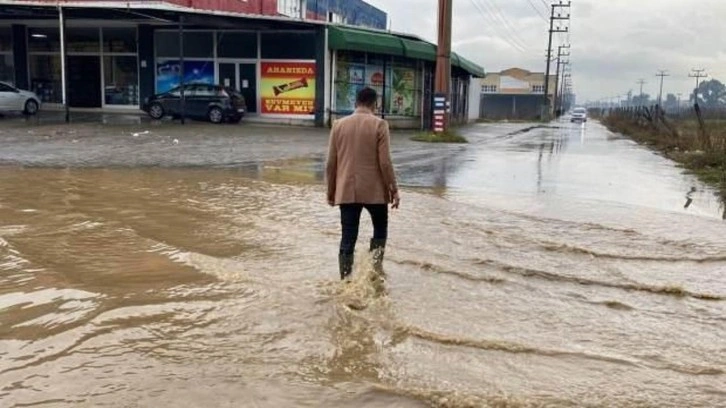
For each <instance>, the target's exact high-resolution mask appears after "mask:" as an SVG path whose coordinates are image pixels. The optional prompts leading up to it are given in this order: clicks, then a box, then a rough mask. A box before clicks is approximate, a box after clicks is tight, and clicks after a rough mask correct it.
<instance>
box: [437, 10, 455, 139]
mask: <svg viewBox="0 0 726 408" xmlns="http://www.w3.org/2000/svg"><path fill="white" fill-rule="evenodd" d="M452 1H453V0H439V36H438V43H437V46H436V78H435V83H434V88H435V89H434V104H433V105H434V106H433V108H434V116H433V119H434V120H433V131H434V132H436V133H443V132H445V131H446V129H448V127H449V117H450V115H449V106H450V103H451V102H450V99H451V87H450V83H451V14H452V7H451V6H452Z"/></svg>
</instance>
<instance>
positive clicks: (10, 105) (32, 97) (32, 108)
mask: <svg viewBox="0 0 726 408" xmlns="http://www.w3.org/2000/svg"><path fill="white" fill-rule="evenodd" d="M39 110H40V98H38V95H36V94H34V93H33V92H29V91H23V90H20V89H18V88H16V87H14V86H12V85H10V84H8V83H5V82H0V113H4V112H23V113H24V114H26V115H35V114H36V113H38V111H39Z"/></svg>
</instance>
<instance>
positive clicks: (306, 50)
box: [260, 32, 317, 60]
mask: <svg viewBox="0 0 726 408" xmlns="http://www.w3.org/2000/svg"><path fill="white" fill-rule="evenodd" d="M260 42H261V43H262V58H263V59H293V60H294V59H298V60H314V59H315V52H316V49H317V42H316V38H315V33H308V32H297V33H282V32H280V33H262V39H261V41H260Z"/></svg>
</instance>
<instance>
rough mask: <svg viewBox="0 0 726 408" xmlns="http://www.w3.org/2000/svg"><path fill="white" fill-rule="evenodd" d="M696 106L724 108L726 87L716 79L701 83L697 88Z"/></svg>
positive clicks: (725, 104)
mask: <svg viewBox="0 0 726 408" xmlns="http://www.w3.org/2000/svg"><path fill="white" fill-rule="evenodd" d="M691 101H693V95H691ZM698 104H699V105H701V106H703V107H704V108H723V107H724V106H726V85H724V84H723V83H721V81H719V80H717V79H712V80H710V81H705V82H702V83H701V85H699V86H698Z"/></svg>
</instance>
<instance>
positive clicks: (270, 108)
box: [260, 61, 315, 116]
mask: <svg viewBox="0 0 726 408" xmlns="http://www.w3.org/2000/svg"><path fill="white" fill-rule="evenodd" d="M261 71H262V72H261V87H260V96H261V99H262V113H263V114H268V115H305V116H310V115H314V114H315V63H314V62H307V61H288V62H262V63H261Z"/></svg>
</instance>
